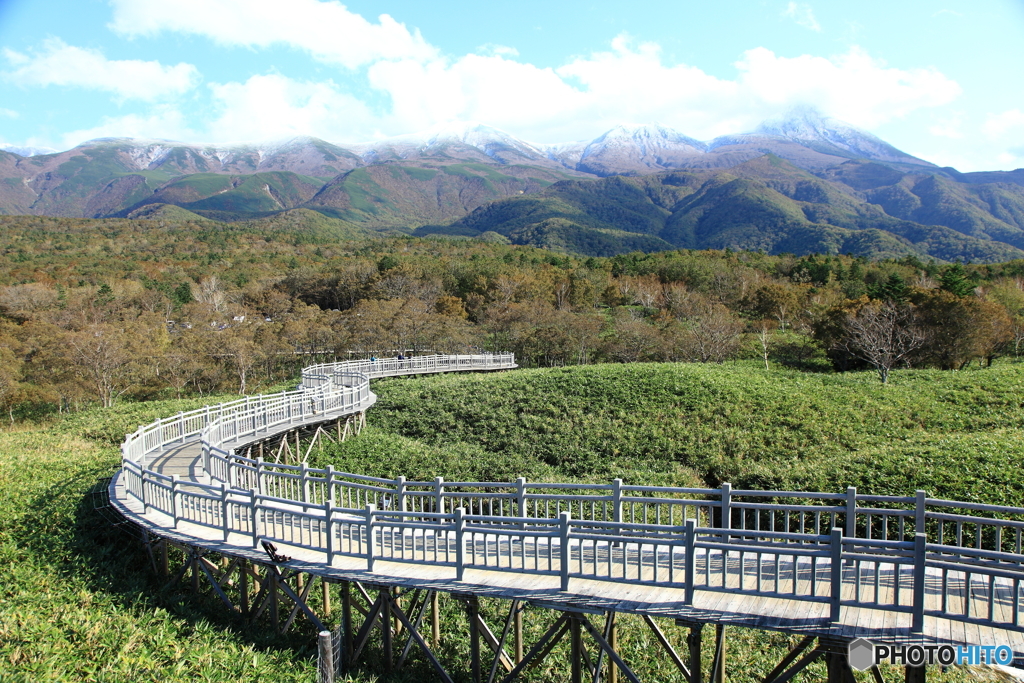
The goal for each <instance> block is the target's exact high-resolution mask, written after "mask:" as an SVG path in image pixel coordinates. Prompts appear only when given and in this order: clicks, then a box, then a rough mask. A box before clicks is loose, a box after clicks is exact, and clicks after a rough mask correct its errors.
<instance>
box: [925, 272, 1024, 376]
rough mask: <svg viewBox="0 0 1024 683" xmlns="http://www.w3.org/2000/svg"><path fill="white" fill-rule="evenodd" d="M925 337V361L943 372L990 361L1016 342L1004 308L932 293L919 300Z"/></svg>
mask: <svg viewBox="0 0 1024 683" xmlns="http://www.w3.org/2000/svg"><path fill="white" fill-rule="evenodd" d="M915 303H916V304H917V311H918V318H919V324H920V327H921V329H922V331H923V332H924V333H925V344H924V345H923V346H922V348H921V351H920V353H919V354H918V355H919V356H920V357H921V360H922V361H923V362H925V363H927V364H929V365H933V366H936V367H939V368H942V369H943V370H960V369H962V368H964V367H966V366H967V364H968V363H970V362H971V361H972V360H973V359H975V358H990V357H992V356H993V355H994V354H995V353H996V351H997V350H998V349H999V348H1000V347H1002V346H1003V345H1004V344H1007V343H1009V341H1010V340H1011V339H1013V324H1012V322H1011V321H1010V317H1009V315H1007V313H1006V309H1005V308H1003V307H1002V306H1001V305H999V304H997V303H995V302H992V301H984V300H982V299H979V298H977V297H974V296H963V297H961V296H957V295H956V294H954V293H953V292H947V291H943V290H930V291H927V292H919V293H918V294H917V295H916V296H915Z"/></svg>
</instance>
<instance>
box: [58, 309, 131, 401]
mask: <svg viewBox="0 0 1024 683" xmlns="http://www.w3.org/2000/svg"><path fill="white" fill-rule="evenodd" d="M139 332H140V330H138V329H137V328H136V327H135V326H134V325H132V324H131V323H127V324H123V325H112V324H109V323H96V324H91V325H86V326H85V327H84V328H83V329H81V330H78V331H75V332H71V333H69V334H68V335H67V337H66V341H67V344H68V348H69V350H70V352H71V359H72V362H73V363H74V365H75V367H76V368H77V369H78V370H79V371H80V372H81V374H82V376H83V377H84V379H85V381H86V384H87V385H88V386H89V387H90V389H91V390H92V393H93V394H94V395H95V396H96V398H97V399H99V401H100V403H101V404H102V405H103V407H104V408H109V407H111V406H112V405H114V401H116V400H117V399H118V397H120V396H121V395H122V394H124V393H125V392H126V391H128V390H129V389H130V388H131V387H132V386H133V385H134V384H136V382H138V381H139V379H140V376H141V374H142V366H141V364H140V360H141V357H142V351H143V348H142V347H143V346H144V344H143V343H142V339H141V336H140V334H139Z"/></svg>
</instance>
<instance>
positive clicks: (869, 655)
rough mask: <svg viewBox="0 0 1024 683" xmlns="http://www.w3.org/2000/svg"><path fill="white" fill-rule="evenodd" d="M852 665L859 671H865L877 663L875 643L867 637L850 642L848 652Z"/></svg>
mask: <svg viewBox="0 0 1024 683" xmlns="http://www.w3.org/2000/svg"><path fill="white" fill-rule="evenodd" d="M846 659H847V661H848V662H850V666H851V667H853V668H854V669H856V670H857V671H865V670H867V669H870V668H871V667H872V666H874V665H875V644H874V643H872V642H871V641H870V640H867V639H866V638H858V639H857V640H854V641H851V642H850V647H849V649H848V650H847V652H846Z"/></svg>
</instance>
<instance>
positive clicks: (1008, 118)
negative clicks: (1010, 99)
mask: <svg viewBox="0 0 1024 683" xmlns="http://www.w3.org/2000/svg"><path fill="white" fill-rule="evenodd" d="M981 130H982V132H983V133H985V135H987V136H988V137H989V138H992V139H998V138H1004V137H1006V136H1007V135H1014V134H1016V136H1017V138H1018V139H1022V138H1024V111H1021V110H1020V109H1010V110H1007V111H1004V112H1002V113H1001V114H989V115H988V118H987V119H986V120H985V123H984V125H982V127H981Z"/></svg>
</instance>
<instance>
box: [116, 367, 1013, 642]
mask: <svg viewBox="0 0 1024 683" xmlns="http://www.w3.org/2000/svg"><path fill="white" fill-rule="evenodd" d="M500 367H514V359H513V358H512V357H511V356H510V355H503V356H502V355H493V356H491V355H487V356H456V357H445V356H432V357H426V358H423V359H409V360H404V361H397V360H393V359H389V360H378V361H374V362H371V361H354V362H349V363H337V364H326V365H318V366H312V367H310V368H307V369H306V370H305V371H304V372H303V380H302V386H303V389H301V390H299V391H293V392H285V393H282V394H275V395H268V396H257V397H252V398H249V399H241V400H238V401H233V402H231V403H226V404H222V405H220V406H214V407H209V408H205V409H202V410H197V411H192V412H191V413H182V414H179V415H178V416H175V417H173V418H170V419H164V420H158V421H156V422H154V423H153V424H151V425H147V426H146V427H141V428H140V429H139V430H138V431H136V432H135V433H134V434H131V435H129V437H128V439H127V440H126V441H125V443H124V445H123V447H122V452H123V454H124V457H123V477H124V482H125V487H126V491H127V493H128V494H129V495H131V496H133V497H134V498H136V499H137V500H139V501H141V502H142V503H143V505H144V509H145V511H146V512H147V514H149V513H157V514H156V515H155V516H154V519H159V520H162V521H161V522H160V523H161V524H166V526H169V527H174V528H176V529H179V530H180V529H187V527H183V526H182V524H183V523H185V524H190V525H197V526H199V527H206V528H210V529H215V530H218V531H219V532H220V533H221V535H222V538H223V540H224V541H225V542H228V543H231V544H234V545H241V544H245V545H248V546H252V547H257V546H258V545H259V542H260V541H262V540H270V541H274V542H279V543H282V544H287V545H291V546H293V547H296V548H303V549H306V550H309V551H313V552H317V553H322V554H323V561H324V562H325V563H326V564H328V565H331V564H334V563H335V561H336V559H337V558H339V557H342V556H345V557H356V558H363V559H365V561H366V568H367V569H368V570H370V571H374V570H376V571H386V569H381V565H380V563H381V562H400V563H415V564H425V565H436V566H443V567H451V568H452V570H453V572H454V574H455V576H456V577H457V578H458V579H460V580H462V579H463V578H464V576H465V572H466V570H477V569H486V570H490V571H511V572H519V573H527V574H535V575H548V576H553V577H555V576H557V577H559V578H560V585H561V588H562V590H567V589H568V587H569V582H570V580H571V579H588V580H597V581H615V582H633V583H643V584H654V585H664V586H667V587H676V588H681V589H683V590H684V591H685V592H684V595H685V596H686V597H685V600H686V601H692V598H693V592H694V591H695V590H704V591H727V592H739V593H744V594H753V595H763V596H768V597H778V598H784V599H787V600H799V601H805V602H822V603H828V604H829V605H830V608H831V609H830V614H831V617H832V619H833V620H839V618H840V613H841V609H842V607H843V606H858V607H868V608H877V609H884V610H888V611H903V612H908V613H910V614H911V615H912V628H913V630H915V631H920V630H921V629H922V628H923V625H924V617H925V616H926V615H932V616H942V617H945V618H949V619H954V620H970V621H977V622H981V623H988V624H992V625H995V626H999V627H1002V628H1014V629H1020V627H1021V619H1020V608H1021V604H1020V594H1021V582H1022V581H1024V555H1022V548H1021V541H1022V530H1024V508H1017V507H1006V506H993V505H984V504H978V503H966V502H957V501H948V500H941V499H931V498H928V497H927V496H926V495H925V493H924V492H923V491H918V492H917V493H916V495H915V496H906V497H901V496H870V495H862V494H858V493H857V491H856V489H854V488H852V487H851V488H849V489H847V491H846V492H845V493H810V492H795V491H752V490H733V489H732V487H731V486H730V485H729V484H723V485H722V486H721V487H719V488H717V489H699V488H678V487H655V486H631V485H627V484H625V483H623V482H622V481H621V480H614V481H613V482H611V483H609V484H562V483H530V482H527V481H526V480H525V479H522V478H521V479H518V480H517V481H515V482H447V481H445V480H444V479H443V478H441V477H438V478H436V479H435V480H434V481H429V482H415V481H406V480H405V478H403V477H398V478H396V479H382V478H377V477H369V476H365V475H360V474H355V473H346V472H338V471H335V470H334V469H333V468H331V467H328V468H326V469H316V468H310V467H307V466H306V465H305V464H302V465H286V464H280V463H269V462H266V461H264V460H262V459H259V458H257V459H252V458H246V457H242V456H240V455H238V454H237V453H236V452H235V451H234V450H232V446H234V447H235V448H239V447H240V446H241V445H242V444H245V443H250V442H252V441H253V440H256V439H259V438H266V435H267V434H273V433H279V432H281V431H285V430H287V429H289V428H293V427H295V426H300V425H307V424H316V423H318V422H323V421H326V420H328V419H335V418H336V417H338V416H339V415H345V414H350V413H353V412H361V411H362V410H365V409H366V408H367V407H369V406H370V405H372V403H373V402H374V401H375V400H376V397H375V396H374V395H373V394H372V393H371V392H370V390H369V380H370V378H373V377H383V376H395V375H402V374H419V373H425V372H446V371H451V370H471V369H495V368H500ZM425 409H426V408H425ZM189 439H199V440H201V442H202V444H203V458H202V467H203V472H204V475H205V476H204V479H205V481H198V480H191V479H190V480H185V479H179V478H178V477H173V476H172V477H169V476H166V475H162V474H160V473H158V472H155V471H153V470H151V469H149V468H148V467H147V466H146V463H147V462H148V461H149V460H150V459H151V458H152V457H153V456H154V455H155V454H157V453H159V452H161V451H163V450H166V449H168V448H173V447H174V446H175V445H176V444H179V443H183V442H185V441H187V440H189Z"/></svg>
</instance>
